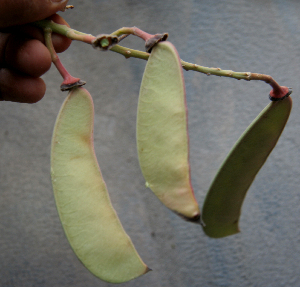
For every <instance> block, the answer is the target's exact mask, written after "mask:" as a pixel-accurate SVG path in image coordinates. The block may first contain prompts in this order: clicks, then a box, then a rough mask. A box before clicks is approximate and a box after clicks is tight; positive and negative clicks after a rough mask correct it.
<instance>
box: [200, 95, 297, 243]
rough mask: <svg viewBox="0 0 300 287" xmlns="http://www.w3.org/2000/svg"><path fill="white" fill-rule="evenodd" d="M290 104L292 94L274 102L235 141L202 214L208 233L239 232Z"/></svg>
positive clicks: (211, 234)
mask: <svg viewBox="0 0 300 287" xmlns="http://www.w3.org/2000/svg"><path fill="white" fill-rule="evenodd" d="M291 108H292V99H291V97H288V98H286V99H284V100H281V101H278V102H271V103H270V104H269V105H268V106H267V107H266V108H265V109H264V110H263V111H262V112H261V113H260V114H259V115H258V116H257V118H256V119H255V120H254V121H253V122H252V123H251V124H250V126H249V127H248V128H247V129H246V131H245V132H244V133H243V134H242V135H241V137H240V138H239V139H238V141H237V142H236V143H235V145H234V147H233V148H232V150H231V151H230V153H229V154H228V156H227V158H226V159H225V161H224V162H223V164H222V165H221V167H220V169H219V171H218V173H217V175H216V177H215V179H214V180H213V182H212V184H211V186H210V188H209V191H208V193H207V196H206V198H205V202H204V205H203V210H202V213H203V214H202V216H203V217H202V218H203V222H204V224H205V227H203V229H204V232H205V233H206V234H207V235H208V236H210V237H215V238H219V237H225V236H229V235H232V234H235V233H238V232H239V226H238V223H239V218H240V214H241V208H242V204H243V201H244V198H245V196H246V192H247V190H248V189H249V187H250V185H251V184H252V182H253V180H254V178H255V176H256V174H257V173H258V171H259V170H260V168H261V167H262V166H263V164H264V163H265V161H266V160H267V158H268V156H269V154H270V153H271V151H272V150H273V148H274V147H275V145H276V143H277V141H278V139H279V137H280V135H281V133H282V131H283V129H284V127H285V124H286V122H287V120H288V118H289V115H290V112H291Z"/></svg>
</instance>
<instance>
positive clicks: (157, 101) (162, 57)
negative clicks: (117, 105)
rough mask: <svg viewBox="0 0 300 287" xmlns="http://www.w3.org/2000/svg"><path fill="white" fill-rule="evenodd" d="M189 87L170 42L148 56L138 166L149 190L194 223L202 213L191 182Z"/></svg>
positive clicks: (140, 108) (140, 107)
mask: <svg viewBox="0 0 300 287" xmlns="http://www.w3.org/2000/svg"><path fill="white" fill-rule="evenodd" d="M188 143H189V140H188V130H187V110H186V98H185V84H184V79H183V71H182V66H181V63H180V58H179V56H178V53H177V51H176V49H175V47H174V46H173V45H172V44H171V43H170V42H160V43H159V44H157V45H156V46H155V47H154V48H153V50H152V52H151V55H150V57H149V60H148V62H147V65H146V68H145V72H144V75H143V80H142V84H141V88H140V95H139V103H138V112H137V146H138V156H139V163H140V167H141V170H142V173H143V175H144V178H145V180H146V186H147V187H149V188H150V189H151V190H152V191H153V192H154V194H155V195H156V196H157V197H158V198H159V199H160V200H161V202H162V203H163V204H165V206H167V207H168V208H170V209H171V210H173V211H174V212H176V213H177V214H179V215H180V216H182V217H184V218H185V219H187V220H190V221H196V222H198V221H199V218H200V211H199V207H198V204H197V202H196V199H195V196H194V191H193V188H192V185H191V179H190V165H189V146H188Z"/></svg>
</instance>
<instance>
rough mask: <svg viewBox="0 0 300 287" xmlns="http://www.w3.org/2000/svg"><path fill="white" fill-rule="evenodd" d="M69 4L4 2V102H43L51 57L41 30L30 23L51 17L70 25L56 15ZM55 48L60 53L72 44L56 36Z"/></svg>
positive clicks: (0, 18) (0, 1)
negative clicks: (43, 77)
mask: <svg viewBox="0 0 300 287" xmlns="http://www.w3.org/2000/svg"><path fill="white" fill-rule="evenodd" d="M67 2H68V1H58V2H51V1H47V0H27V1H26V0H18V1H17V0H0V101H1V100H5V101H13V102H20V103H35V102H37V101H39V100H41V99H42V98H43V96H44V94H45V91H46V85H45V83H44V81H43V80H42V79H41V78H40V77H41V76H42V75H43V74H44V73H46V72H47V71H48V70H49V68H50V66H51V56H50V53H49V51H48V49H47V48H46V46H45V45H44V37H43V34H42V32H41V30H39V29H38V28H36V27H32V26H30V25H28V23H30V22H34V21H37V20H41V19H44V18H47V17H50V19H52V20H53V21H55V22H57V23H59V24H65V25H67V23H66V21H65V20H64V19H63V18H62V17H60V16H58V15H57V14H55V13H56V12H57V11H60V10H61V9H63V8H64V7H65V6H66V4H67ZM53 44H54V47H55V50H56V51H57V52H58V53H59V52H63V51H65V50H66V49H67V48H68V47H69V46H70V44H71V40H70V39H68V38H66V37H64V36H61V35H58V34H53Z"/></svg>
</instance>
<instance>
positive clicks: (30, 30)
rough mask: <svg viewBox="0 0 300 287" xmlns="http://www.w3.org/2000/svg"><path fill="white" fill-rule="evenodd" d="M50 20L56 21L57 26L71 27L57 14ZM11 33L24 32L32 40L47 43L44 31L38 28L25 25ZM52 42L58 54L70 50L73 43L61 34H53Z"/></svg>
mask: <svg viewBox="0 0 300 287" xmlns="http://www.w3.org/2000/svg"><path fill="white" fill-rule="evenodd" d="M48 19H50V20H52V21H54V22H55V23H57V24H61V25H66V26H68V27H70V26H69V24H68V23H67V22H66V21H65V20H64V19H63V18H62V17H61V16H59V15H57V14H54V15H52V16H50V17H49V18H48ZM10 32H11V33H14V32H22V33H25V34H26V35H28V36H29V37H31V38H34V39H37V40H39V41H41V42H43V43H45V41H44V34H43V31H42V30H41V29H39V28H37V27H33V26H32V25H23V26H21V27H15V28H14V29H13V30H10ZM52 42H53V46H54V49H55V51H56V52H57V53H61V52H64V51H65V50H67V49H68V48H69V46H70V45H71V43H72V40H71V39H69V38H67V37H65V36H62V35H60V34H56V33H53V34H52Z"/></svg>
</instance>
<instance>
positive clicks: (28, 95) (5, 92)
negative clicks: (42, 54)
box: [0, 68, 46, 103]
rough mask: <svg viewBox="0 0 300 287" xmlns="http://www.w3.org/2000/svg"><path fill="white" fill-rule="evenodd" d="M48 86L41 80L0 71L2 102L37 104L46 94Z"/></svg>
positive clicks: (6, 70)
mask: <svg viewBox="0 0 300 287" xmlns="http://www.w3.org/2000/svg"><path fill="white" fill-rule="evenodd" d="M45 91H46V85H45V83H44V81H43V80H42V79H41V78H33V77H29V76H24V75H19V74H17V73H15V72H13V71H11V70H8V69H5V68H2V69H0V100H4V101H12V102H19V103H36V102H38V101H39V100H41V99H42V98H43V96H44V94H45Z"/></svg>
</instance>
